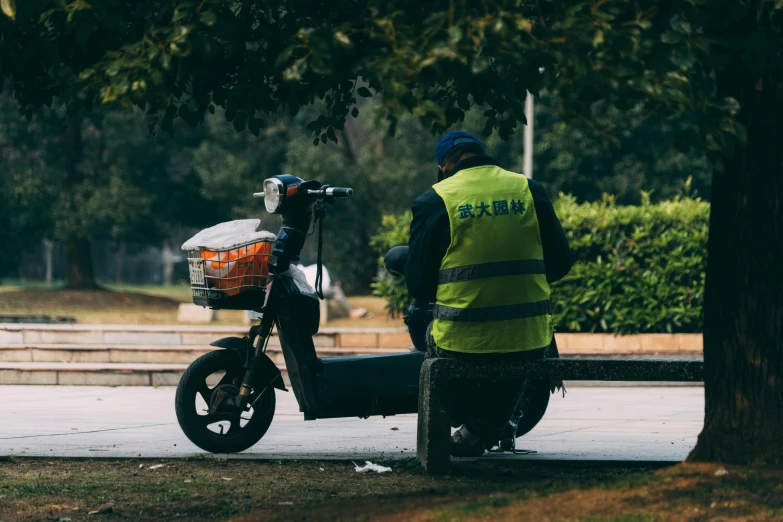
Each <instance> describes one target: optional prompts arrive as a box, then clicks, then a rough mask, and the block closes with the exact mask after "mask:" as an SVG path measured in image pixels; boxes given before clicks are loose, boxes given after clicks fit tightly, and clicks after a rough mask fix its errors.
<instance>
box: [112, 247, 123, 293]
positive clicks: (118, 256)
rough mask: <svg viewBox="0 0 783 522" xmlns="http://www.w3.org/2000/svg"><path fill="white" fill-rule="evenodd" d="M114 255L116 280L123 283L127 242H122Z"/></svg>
mask: <svg viewBox="0 0 783 522" xmlns="http://www.w3.org/2000/svg"><path fill="white" fill-rule="evenodd" d="M114 256H115V257H114V282H115V283H117V284H119V283H122V273H123V272H124V270H123V269H124V267H125V243H122V242H121V243H120V245H119V248H117V252H116V253H115V254H114Z"/></svg>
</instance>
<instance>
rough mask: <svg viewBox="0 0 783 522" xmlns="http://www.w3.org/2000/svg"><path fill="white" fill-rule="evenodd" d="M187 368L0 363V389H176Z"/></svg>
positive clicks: (101, 364) (154, 365)
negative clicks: (20, 386) (22, 386)
mask: <svg viewBox="0 0 783 522" xmlns="http://www.w3.org/2000/svg"><path fill="white" fill-rule="evenodd" d="M185 368H187V364H120V363H56V362H26V363H25V362H17V363H12V362H3V363H0V385H18V384H38V385H52V384H59V385H70V386H176V384H177V383H178V382H179V379H180V377H181V376H182V373H183V372H184V371H185Z"/></svg>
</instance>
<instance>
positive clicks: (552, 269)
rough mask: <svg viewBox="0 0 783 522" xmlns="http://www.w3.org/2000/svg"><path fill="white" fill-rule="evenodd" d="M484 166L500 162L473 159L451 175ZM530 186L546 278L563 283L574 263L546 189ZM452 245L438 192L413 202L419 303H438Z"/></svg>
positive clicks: (411, 280) (413, 290) (414, 291)
mask: <svg viewBox="0 0 783 522" xmlns="http://www.w3.org/2000/svg"><path fill="white" fill-rule="evenodd" d="M483 165H497V162H496V161H495V160H494V159H492V158H491V157H489V156H473V157H470V158H467V159H464V160H462V161H460V162H459V163H457V164H456V165H455V166H454V168H453V169H452V171H451V174H450V175H451V176H455V175H459V174H458V173H459V171H460V170H463V169H470V168H473V167H480V166H483ZM529 186H530V192H531V193H532V194H533V204H534V205H535V208H536V215H537V217H538V227H539V229H540V231H541V246H542V247H543V249H544V263H545V264H546V278H547V281H549V282H550V283H551V282H553V281H558V280H560V279H562V278H563V276H565V275H566V274H567V273H568V271H569V270H570V269H571V265H573V262H574V259H573V255H572V254H571V249H569V248H568V240H567V239H566V237H565V233H563V228H562V227H561V226H560V221H559V220H558V219H557V216H556V215H555V210H554V209H553V208H552V202H551V201H549V197H548V196H547V194H546V191H545V190H544V187H542V186H541V184H540V183H538V182H536V181H533V180H530V183H529ZM450 243H451V231H450V226H449V216H448V213H447V212H446V204H445V203H444V202H443V199H442V198H441V197H440V196H439V195H438V193H437V192H435V189H430V190H428V191H427V192H425V193H424V194H422V195H421V196H419V197H418V198H416V200H415V201H414V202H413V222H412V223H411V238H410V243H409V246H410V250H409V252H408V256H409V257H408V263H407V265H405V281H406V283H407V285H408V293H409V294H410V295H411V297H413V298H414V299H416V300H417V301H418V302H419V303H434V302H435V294H436V292H437V288H438V271H439V270H440V265H441V262H442V261H443V257H444V256H445V255H446V250H447V249H448V248H449V244H450Z"/></svg>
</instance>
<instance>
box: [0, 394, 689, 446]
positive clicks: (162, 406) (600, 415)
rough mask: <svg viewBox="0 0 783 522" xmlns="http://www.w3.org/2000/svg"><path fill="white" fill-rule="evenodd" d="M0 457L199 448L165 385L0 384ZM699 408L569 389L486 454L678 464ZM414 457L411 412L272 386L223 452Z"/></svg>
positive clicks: (668, 399) (667, 398) (682, 399)
mask: <svg viewBox="0 0 783 522" xmlns="http://www.w3.org/2000/svg"><path fill="white" fill-rule="evenodd" d="M0 394H2V400H1V401H0V419H1V420H2V429H0V455H16V456H40V457H100V458H113V457H116V458H124V457H144V458H161V457H166V458H177V457H186V456H192V455H196V454H200V453H204V452H202V451H201V450H199V449H198V448H197V447H196V446H194V445H193V444H192V443H190V441H188V440H187V438H186V437H185V436H184V435H183V434H182V432H181V431H180V429H179V426H178V425H177V419H176V416H175V414H174V388H149V387H124V388H122V387H120V388H103V387H96V386H85V387H70V386H2V387H0ZM703 415H704V389H703V388H700V387H699V388H697V387H649V388H647V387H644V388H642V387H638V388H572V389H570V391H569V392H568V394H567V395H566V397H565V398H562V397H561V396H559V395H558V396H554V397H553V398H552V401H551V402H550V405H549V411H548V412H547V415H546V416H545V417H544V420H543V421H542V422H541V424H539V426H538V427H536V429H535V430H533V431H532V432H531V433H530V434H529V435H527V436H526V437H524V438H522V439H520V440H519V446H520V447H522V448H525V449H533V450H536V451H537V452H538V453H537V454H536V455H531V456H511V455H503V456H501V455H493V456H492V457H490V458H515V459H551V460H622V461H680V460H683V459H684V458H685V457H686V456H687V454H688V452H689V451H690V449H691V448H692V447H693V446H694V445H695V443H696V436H697V435H698V433H699V431H700V430H701V426H702V420H703ZM415 454H416V416H415V415H400V416H397V417H388V418H386V419H384V418H381V417H373V418H370V419H367V420H362V419H353V418H352V419H328V420H319V421H313V422H305V421H304V420H302V416H301V414H300V413H299V411H298V406H297V404H296V401H295V400H294V398H293V395H292V394H291V393H282V392H280V393H278V399H277V412H276V416H275V419H274V422H273V423H272V427H271V428H270V429H269V432H267V435H266V436H265V437H264V438H263V439H261V441H260V442H259V443H258V444H256V445H255V446H254V447H253V448H251V449H250V450H248V451H246V452H244V453H241V454H238V455H231V456H230V457H231V458H249V459H270V458H296V459H310V458H317V459H362V458H377V457H379V456H383V457H389V458H395V457H410V456H414V455H415Z"/></svg>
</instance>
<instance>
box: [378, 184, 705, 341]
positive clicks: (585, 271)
mask: <svg viewBox="0 0 783 522" xmlns="http://www.w3.org/2000/svg"><path fill="white" fill-rule="evenodd" d="M642 199H643V203H642V205H640V206H620V205H616V204H615V203H614V199H613V198H612V197H611V196H605V197H604V199H603V200H602V201H599V202H593V203H582V204H579V203H577V202H576V200H575V198H573V197H571V196H563V195H561V197H560V198H559V199H558V200H557V201H555V210H556V212H557V215H558V217H559V218H560V221H561V223H562V225H563V229H564V230H565V233H566V235H567V237H568V241H569V244H570V246H571V250H572V252H573V253H574V256H575V258H576V262H575V264H574V267H573V268H572V269H571V272H570V273H569V274H568V276H566V277H565V278H564V279H563V280H562V281H560V282H558V283H555V284H553V285H552V301H553V304H554V316H555V322H556V325H557V330H558V331H560V332H565V331H570V332H579V331H583V332H608V333H618V334H631V333H654V332H670V333H684V332H700V331H701V328H702V307H703V302H704V276H705V266H706V253H707V229H708V220H709V204H707V203H705V202H703V201H701V200H700V199H695V198H690V197H682V198H679V197H678V198H675V199H673V200H671V201H663V202H660V203H656V204H651V203H650V200H649V196H648V195H646V194H643V198H642ZM410 220H411V214H410V212H406V213H404V214H401V215H398V216H387V217H385V218H384V220H383V224H382V226H381V229H380V230H379V232H378V234H377V235H376V236H374V237H373V240H372V244H373V246H374V247H375V248H376V249H377V250H378V252H379V253H381V255H382V254H383V253H385V251H386V250H388V249H389V248H391V247H393V246H396V245H401V244H406V243H407V241H408V237H409V236H408V233H409V228H410ZM374 291H375V294H376V295H379V296H381V297H383V298H385V299H386V300H387V308H388V310H389V312H390V313H392V314H393V315H396V314H399V313H401V312H402V311H404V309H405V308H406V307H407V306H408V304H409V303H410V299H409V298H408V295H407V292H406V291H405V283H404V281H402V280H395V279H393V278H391V277H390V276H388V275H385V276H382V277H380V278H379V279H378V280H377V281H376V283H375V284H374Z"/></svg>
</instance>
